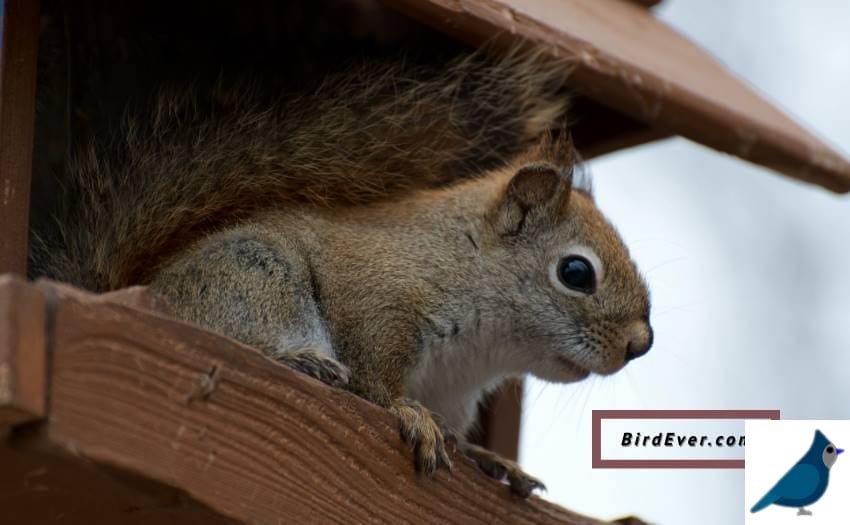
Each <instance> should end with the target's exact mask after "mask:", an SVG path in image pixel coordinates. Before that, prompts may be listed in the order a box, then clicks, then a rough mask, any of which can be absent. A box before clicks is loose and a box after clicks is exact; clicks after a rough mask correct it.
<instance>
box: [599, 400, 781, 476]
mask: <svg viewBox="0 0 850 525" xmlns="http://www.w3.org/2000/svg"><path fill="white" fill-rule="evenodd" d="M592 417H593V428H592V437H593V450H592V454H593V463H592V466H593V468H744V460H743V459H602V420H603V419H779V410H594V411H593V415H592Z"/></svg>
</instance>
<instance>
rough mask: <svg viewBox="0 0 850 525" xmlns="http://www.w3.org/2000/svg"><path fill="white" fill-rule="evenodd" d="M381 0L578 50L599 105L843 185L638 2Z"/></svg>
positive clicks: (559, 51)
mask: <svg viewBox="0 0 850 525" xmlns="http://www.w3.org/2000/svg"><path fill="white" fill-rule="evenodd" d="M383 3H385V4H387V5H389V6H392V7H395V8H397V9H398V10H400V11H402V12H404V13H406V14H409V15H410V16H413V17H414V18H417V19H419V20H421V21H423V22H424V23H427V24H429V25H431V26H433V27H434V28H435V29H438V30H441V31H444V32H446V33H449V34H451V35H452V36H454V37H456V38H459V39H461V40H464V41H467V42H469V43H471V44H474V45H478V44H480V43H482V42H485V41H491V42H494V43H497V44H504V45H508V44H510V45H513V44H516V43H518V42H523V43H526V44H528V43H531V44H534V45H537V46H541V47H542V48H543V49H548V50H549V51H550V52H551V53H553V54H555V55H559V56H570V57H575V58H576V68H575V70H574V72H573V75H572V77H571V79H570V83H571V85H572V86H573V87H575V88H576V89H577V90H579V91H580V92H581V93H583V94H585V95H587V96H589V97H591V98H593V99H595V100H596V101H598V102H599V103H601V104H605V105H607V106H609V107H611V108H613V109H616V110H618V111H621V112H623V113H625V114H627V115H629V116H631V117H632V118H634V119H637V120H639V121H642V122H644V123H646V124H648V125H650V126H652V127H658V128H660V129H663V130H666V131H667V132H673V133H675V134H679V135H682V136H684V137H687V138H689V139H692V140H694V141H696V142H699V143H701V144H705V145H706V146H709V147H712V148H714V149H717V150H719V151H722V152H725V153H729V154H732V155H736V156H738V157H741V158H743V159H746V160H749V161H751V162H754V163H757V164H761V165H763V166H766V167H768V168H771V169H774V170H776V171H778V172H780V173H783V174H785V175H788V176H789V177H793V178H795V179H799V180H801V181H805V182H810V183H813V184H818V185H821V186H823V187H824V188H827V189H829V190H832V191H835V192H840V193H845V192H848V191H850V161H848V160H847V158H846V156H844V155H843V154H842V153H839V152H838V151H836V150H835V149H834V148H832V147H831V146H829V145H828V144H826V143H825V142H823V141H822V140H820V139H819V138H818V137H816V136H815V135H814V134H812V133H811V132H809V131H807V130H806V129H804V128H803V127H802V126H800V125H799V124H797V123H796V122H795V121H794V120H793V119H791V118H790V117H788V116H787V115H786V114H785V113H783V112H782V111H780V110H779V109H777V108H776V107H775V106H774V105H772V104H770V103H769V102H767V101H766V100H765V99H764V98H763V97H762V96H760V95H759V94H758V93H756V92H755V91H754V90H753V89H752V88H750V87H749V86H748V85H747V84H746V83H744V82H742V81H741V80H739V79H738V78H736V77H735V76H734V75H733V74H731V73H730V72H729V71H728V70H727V69H726V68H724V67H723V66H722V65H721V64H719V63H718V62H717V61H716V60H714V59H713V58H711V57H710V56H709V55H708V54H707V53H705V52H704V51H703V50H702V49H700V48H699V47H698V46H696V45H694V44H693V43H692V42H690V41H689V40H687V39H686V38H684V37H683V36H682V35H680V34H679V33H677V32H676V31H674V30H673V29H671V28H670V27H669V26H667V25H666V24H664V23H663V22H661V21H659V20H657V19H656V18H655V17H654V16H653V15H652V13H651V12H650V11H649V10H647V9H645V8H643V7H641V6H639V5H637V4H636V3H635V2H631V1H626V0H522V1H521V0H383ZM788 67H789V68H793V65H790V64H789V65H788Z"/></svg>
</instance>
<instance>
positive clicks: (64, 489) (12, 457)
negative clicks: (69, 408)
mask: <svg viewBox="0 0 850 525" xmlns="http://www.w3.org/2000/svg"><path fill="white" fill-rule="evenodd" d="M21 433H23V434H24V435H17V434H21ZM0 465H2V469H0V500H2V501H3V510H2V513H0V516H2V517H0V522H2V523H9V524H22V525H23V524H40V523H80V524H85V525H113V524H116V523H120V524H122V525H149V524H157V525H220V524H221V525H224V524H227V523H235V522H234V521H233V520H230V519H227V518H225V517H224V516H221V515H220V514H217V513H215V512H213V511H212V510H210V509H208V508H205V507H203V506H201V505H199V504H198V503H197V502H195V501H193V500H192V499H191V498H190V497H189V496H188V495H186V494H185V493H183V492H181V491H180V490H178V489H175V488H172V487H167V486H165V485H162V484H159V483H151V482H150V481H146V480H143V479H140V478H135V477H132V476H129V475H127V474H126V473H122V472H120V471H118V470H114V469H109V468H105V467H103V466H99V465H97V464H95V463H91V462H88V461H85V460H84V459H81V458H79V457H76V456H75V455H73V454H69V453H67V452H66V451H63V450H55V449H53V448H52V447H50V446H49V445H48V446H46V445H45V443H44V440H43V439H41V438H39V437H38V436H37V435H32V433H31V432H28V431H24V432H21V431H16V435H13V438H12V439H11V440H10V441H9V442H8V443H3V442H0Z"/></svg>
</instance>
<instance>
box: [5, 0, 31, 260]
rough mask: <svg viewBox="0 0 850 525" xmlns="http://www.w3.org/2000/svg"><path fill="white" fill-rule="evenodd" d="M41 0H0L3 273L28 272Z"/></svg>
mask: <svg viewBox="0 0 850 525" xmlns="http://www.w3.org/2000/svg"><path fill="white" fill-rule="evenodd" d="M38 13H39V2H38V0H0V37H1V38H0V46H2V47H0V273H4V272H15V273H19V274H25V273H26V269H27V235H28V224H29V201H30V176H31V173H32V143H33V128H34V124H35V78H36V66H37V55H38V34H39V23H38V22H39V17H38Z"/></svg>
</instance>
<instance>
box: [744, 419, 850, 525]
mask: <svg viewBox="0 0 850 525" xmlns="http://www.w3.org/2000/svg"><path fill="white" fill-rule="evenodd" d="M842 452H844V449H840V448H837V447H836V446H835V445H833V444H832V443H831V442H830V441H829V440H828V439H826V436H824V435H823V433H822V432H821V431H820V430H815V439H814V441H813V442H812V446H811V447H809V451H808V452H806V455H805V456H803V457H802V458H801V459H800V461H798V462H797V464H796V465H794V466H793V467H791V470H789V471H788V472H787V473H786V474H785V475H784V476H782V479H780V480H779V481H778V482H777V483H776V485H774V486H773V488H772V489H770V490H769V491H768V492H767V494H765V495H764V497H763V498H761V499H760V500H759V502H758V503H756V504H755V505H753V508H752V509H750V512H758V511H760V510H761V509H763V508H765V507H767V506H768V505H780V506H782V507H796V508H798V509H799V510H798V511H797V515H798V516H802V515H805V516H811V515H812V512H811V511H809V510H806V508H805V507H806V506H807V505H811V504H812V503H814V502H816V501H817V500H819V499H820V497H821V496H823V493H824V492H825V491H826V486H827V484H828V483H829V469H831V468H832V465H834V464H835V460H836V459H838V455H839V454H841V453H842Z"/></svg>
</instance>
